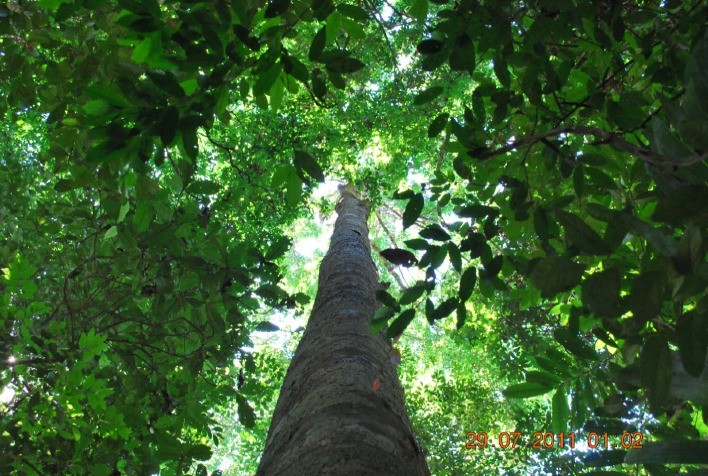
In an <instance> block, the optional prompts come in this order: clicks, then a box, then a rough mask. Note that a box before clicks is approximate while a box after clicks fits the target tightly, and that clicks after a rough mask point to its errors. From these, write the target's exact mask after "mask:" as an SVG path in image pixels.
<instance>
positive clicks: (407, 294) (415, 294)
mask: <svg viewBox="0 0 708 476" xmlns="http://www.w3.org/2000/svg"><path fill="white" fill-rule="evenodd" d="M424 292H425V282H423V281H418V282H416V283H415V284H414V285H413V286H411V287H409V288H408V289H406V290H405V291H404V292H403V294H402V295H401V299H399V300H398V302H399V304H400V305H401V306H405V305H406V304H412V303H414V302H415V301H417V300H418V299H419V298H420V297H421V296H422V295H423V293H424Z"/></svg>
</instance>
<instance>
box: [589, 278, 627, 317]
mask: <svg viewBox="0 0 708 476" xmlns="http://www.w3.org/2000/svg"><path fill="white" fill-rule="evenodd" d="M581 290H582V293H583V294H582V295H583V305H585V306H586V307H587V308H588V309H590V311H592V312H593V313H595V314H596V315H597V316H600V317H618V316H619V315H620V314H622V310H621V308H620V295H619V292H620V274H619V271H618V270H617V268H610V269H606V270H604V271H601V272H599V273H593V274H591V275H590V276H588V277H586V278H585V280H584V281H583V284H582V286H581Z"/></svg>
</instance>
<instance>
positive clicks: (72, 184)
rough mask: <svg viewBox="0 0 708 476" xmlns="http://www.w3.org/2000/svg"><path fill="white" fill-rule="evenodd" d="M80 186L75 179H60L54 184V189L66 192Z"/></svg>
mask: <svg viewBox="0 0 708 476" xmlns="http://www.w3.org/2000/svg"><path fill="white" fill-rule="evenodd" d="M77 188H81V184H80V183H79V182H77V181H76V180H68V179H61V180H58V181H57V183H55V184H54V190H56V191H57V192H59V193H64V192H68V191H69V190H74V189H77Z"/></svg>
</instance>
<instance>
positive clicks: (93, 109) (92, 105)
mask: <svg viewBox="0 0 708 476" xmlns="http://www.w3.org/2000/svg"><path fill="white" fill-rule="evenodd" d="M110 108H111V106H110V105H109V104H108V103H107V102H106V101H104V100H103V99H94V100H92V101H89V102H87V103H86V104H84V105H83V107H82V108H81V109H83V110H84V112H85V113H86V114H88V115H89V116H102V115H104V114H106V113H107V112H108V110H109V109H110Z"/></svg>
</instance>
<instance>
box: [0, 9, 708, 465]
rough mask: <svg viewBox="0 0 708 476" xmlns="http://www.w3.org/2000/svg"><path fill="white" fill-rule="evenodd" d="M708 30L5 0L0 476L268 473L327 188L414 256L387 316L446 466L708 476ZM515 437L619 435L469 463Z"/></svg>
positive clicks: (458, 14)
mask: <svg viewBox="0 0 708 476" xmlns="http://www.w3.org/2000/svg"><path fill="white" fill-rule="evenodd" d="M707 17H708V15H707V11H706V6H705V5H704V3H703V2H700V1H696V2H674V1H665V2H655V1H646V2H644V1H622V2H589V1H584V0H571V1H564V2H556V1H551V0H543V1H536V2H515V1H503V0H498V1H489V2H481V1H474V0H461V1H458V2H454V3H452V2H447V1H445V0H430V1H429V0H415V1H412V2H410V1H407V0H400V1H397V2H395V3H389V2H386V1H384V2H378V1H374V0H362V1H360V2H358V3H356V4H354V3H343V2H333V1H332V0H317V1H314V2H301V1H289V0H274V1H272V2H263V1H260V0H255V1H250V0H245V1H240V0H239V1H226V0H217V1H215V2H199V1H191V0H189V1H188V0H184V1H176V0H165V1H161V2H158V1H157V0H148V1H140V2H137V1H133V0H118V1H107V0H73V1H72V0H69V1H66V0H40V1H19V2H15V1H13V2H7V3H3V4H2V5H0V56H2V59H3V61H2V63H0V98H1V100H0V112H1V113H2V122H1V123H0V134H2V140H1V141H0V148H1V149H2V154H1V155H0V163H1V164H2V168H0V184H2V187H0V236H1V237H2V242H0V264H1V265H2V266H1V267H2V276H0V278H1V279H2V281H1V284H0V292H1V293H2V294H1V297H0V325H1V326H2V331H3V336H4V337H3V339H2V341H0V378H1V379H2V384H1V385H2V399H1V401H0V415H2V420H1V421H2V423H1V426H0V441H1V442H2V446H3V448H5V449H6V451H3V452H2V454H0V469H1V470H2V472H3V473H10V474H85V473H87V472H89V473H92V474H98V475H100V474H105V475H108V474H119V473H120V474H123V473H125V474H143V473H155V472H158V471H159V472H160V473H161V474H185V473H190V474H191V473H195V474H199V475H202V474H207V472H208V470H217V471H218V469H217V468H218V467H219V466H220V465H221V467H222V469H224V470H225V471H227V472H228V471H230V472H232V473H234V474H250V473H252V472H253V468H254V467H255V464H256V463H255V461H256V460H257V457H258V451H259V448H260V446H261V445H262V441H263V439H264V435H265V431H266V429H267V415H268V414H269V408H270V407H271V406H272V404H273V402H274V399H275V395H276V393H277V390H278V385H279V381H280V379H281V378H282V375H283V372H284V369H285V368H286V365H287V358H288V355H289V354H288V352H290V351H291V350H292V346H293V345H294V343H293V341H291V340H289V339H290V337H296V336H298V335H299V332H298V330H297V326H296V325H292V323H293V322H295V323H301V322H302V317H303V316H305V315H306V313H307V306H308V302H309V298H308V296H313V295H314V289H313V286H314V284H313V283H314V282H315V280H314V276H313V273H314V271H315V270H314V268H313V267H312V266H310V263H313V262H316V260H317V257H318V256H319V255H318V254H317V253H314V254H313V253H308V252H306V250H305V248H307V246H305V245H304V243H305V241H304V238H306V237H308V236H309V237H310V238H312V236H313V235H318V236H326V234H327V233H324V234H323V232H319V231H317V230H318V229H319V227H318V224H321V223H323V222H326V221H327V220H328V219H329V215H330V213H331V209H332V207H331V197H328V196H327V195H325V194H322V193H320V191H321V190H322V189H321V188H320V189H318V188H317V184H318V182H322V181H324V180H325V177H330V178H334V179H338V180H341V181H350V182H353V183H355V184H356V185H357V186H358V187H359V189H360V190H362V191H364V192H365V193H366V195H367V196H368V197H369V198H370V200H371V201H372V205H373V209H374V213H373V216H372V222H371V223H372V225H371V226H372V238H373V241H374V245H375V249H377V250H379V251H381V250H385V249H388V248H405V249H407V250H409V251H410V252H412V253H413V256H414V259H415V261H416V262H417V263H416V265H415V266H413V267H410V268H405V269H404V267H403V266H399V265H394V264H393V263H390V262H388V261H386V260H383V259H379V258H376V260H377V263H378V265H379V268H380V269H381V272H382V277H383V279H384V281H387V282H390V283H391V286H390V287H389V288H388V290H387V291H384V292H381V293H379V299H380V300H381V301H382V304H383V307H382V309H381V310H380V311H379V312H377V314H376V315H375V316H373V318H372V327H373V328H374V329H382V328H384V327H385V326H388V331H387V332H388V333H389V335H390V337H397V336H400V334H401V333H403V336H402V337H400V339H397V349H398V351H397V352H398V353H399V354H400V355H392V359H394V360H395V361H398V360H401V367H400V369H401V372H400V373H401V375H402V378H403V381H404V383H405V385H406V388H407V396H408V397H407V398H408V402H409V406H410V411H411V413H412V419H413V421H414V423H415V426H416V428H417V431H418V436H419V438H420V440H421V444H422V446H423V448H424V450H425V451H426V452H427V454H428V459H429V461H430V466H431V468H432V469H433V470H434V472H435V473H436V474H456V473H459V472H464V471H467V472H469V471H479V472H489V473H490V474H492V473H494V472H499V471H506V473H507V474H532V473H531V472H532V471H534V469H532V468H536V469H535V471H538V472H539V474H540V473H541V472H543V471H545V472H546V473H548V472H551V473H553V474H564V473H568V472H572V473H579V472H588V473H592V472H593V471H602V470H595V469H594V468H602V467H613V466H614V468H606V469H610V470H613V471H616V473H610V474H624V471H629V470H630V469H628V468H630V467H629V466H621V465H622V464H632V465H641V466H637V467H635V468H634V469H631V471H633V472H634V473H635V474H637V473H649V474H676V472H690V471H693V470H697V469H696V468H697V466H696V465H698V464H706V463H708V462H707V461H706V460H705V456H704V455H706V454H708V448H706V445H707V443H706V441H705V438H706V434H707V433H708V427H707V426H706V418H707V417H706V405H708V400H707V397H706V396H707V395H708V383H707V380H708V371H706V370H705V367H706V348H707V346H708V345H707V343H708V322H707V321H708V317H707V316H708V310H707V307H708V301H706V296H705V293H706V287H707V286H706V282H707V281H708V266H707V265H706V260H705V252H706V250H705V230H706V222H707V220H708V189H707V187H706V183H707V182H708V180H707V179H708V170H707V168H706V160H705V159H706V156H705V153H706V149H707V148H708V147H707V146H708V144H707V143H706V137H708V134H707V132H708V117H707V115H708V112H706V111H708V90H706V87H707V86H706V85H708V78H706V74H707V73H706V72H707V71H708V39H707V38H706V37H705V23H706V18H707ZM329 183H331V182H329ZM313 192H317V193H315V194H314V195H313ZM293 240H294V243H295V244H294V246H293ZM291 247H292V248H293V251H291V252H290V253H288V250H289V249H290V248H291ZM404 256H410V255H405V254H404ZM404 261H405V260H404ZM411 263H413V261H408V263H407V264H411ZM409 309H410V310H412V311H409ZM271 321H276V322H277V324H275V323H273V322H271ZM279 327H282V329H278V328H279ZM273 331H275V333H274V334H273V335H276V336H279V337H278V338H276V339H271V340H273V344H274V345H276V346H281V347H283V348H284V349H285V350H284V351H277V350H273V349H272V348H271V346H266V345H263V344H262V343H260V342H261V340H262V339H263V335H267V333H269V332H273ZM251 336H253V339H252V338H251ZM259 339H260V340H259ZM254 340H255V342H254ZM235 416H237V417H238V424H236V425H235V426H234V423H233V419H234V417H235ZM514 430H516V431H521V432H523V434H524V435H525V438H526V441H525V443H528V438H529V436H530V434H531V433H533V432H534V431H543V432H545V431H551V432H554V433H556V434H557V433H560V432H564V433H567V432H570V431H574V432H576V434H577V436H578V439H579V440H585V437H586V436H587V435H588V433H589V432H591V431H596V432H597V433H604V432H607V433H608V434H609V435H611V445H608V446H610V448H602V447H600V448H598V450H602V451H595V452H593V451H588V450H587V448H581V447H579V448H576V450H574V451H564V450H561V449H559V448H554V449H553V450H542V451H539V450H535V449H533V448H529V447H528V445H526V446H524V447H522V448H518V449H517V450H514V451H510V450H508V451H503V450H498V449H492V448H487V449H477V450H473V449H466V448H465V441H466V439H465V438H466V433H467V432H468V431H476V432H479V431H485V432H488V433H489V435H490V436H492V437H493V436H495V435H497V434H498V433H499V432H502V431H514ZM637 431H640V432H642V434H643V435H644V448H642V449H641V450H638V449H635V450H630V451H627V450H626V449H624V448H622V447H621V445H620V443H619V442H620V440H619V436H621V434H622V433H623V432H637ZM492 439H493V438H492ZM234 453H238V454H239V455H241V456H243V458H242V459H243V463H241V464H233V462H235V461H241V460H240V459H239V458H237V457H235V456H234ZM213 454H216V456H215V458H213V459H211V460H210V458H211V457H212V455H213ZM249 455H250V456H249ZM228 459H230V460H231V463H229V461H227V460H228ZM207 460H210V461H208V462H207ZM229 464H231V466H230V467H229ZM675 465H679V466H675ZM226 468H229V469H226ZM596 474H607V473H596Z"/></svg>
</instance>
